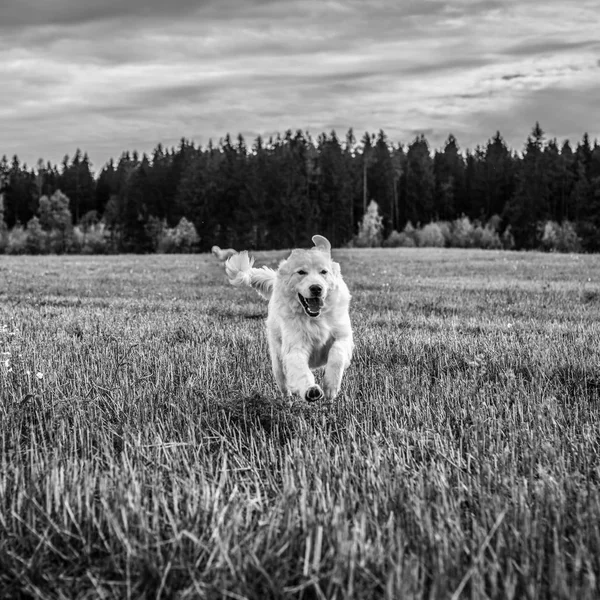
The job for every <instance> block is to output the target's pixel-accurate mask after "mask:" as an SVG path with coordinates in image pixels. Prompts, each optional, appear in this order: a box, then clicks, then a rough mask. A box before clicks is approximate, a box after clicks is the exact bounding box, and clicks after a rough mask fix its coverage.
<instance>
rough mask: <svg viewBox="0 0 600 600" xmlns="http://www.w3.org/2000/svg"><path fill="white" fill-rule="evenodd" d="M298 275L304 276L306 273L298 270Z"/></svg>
mask: <svg viewBox="0 0 600 600" xmlns="http://www.w3.org/2000/svg"><path fill="white" fill-rule="evenodd" d="M298 275H306V271H305V270H304V269H300V270H299V271H298Z"/></svg>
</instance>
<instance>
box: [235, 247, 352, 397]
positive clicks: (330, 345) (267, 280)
mask: <svg viewBox="0 0 600 600" xmlns="http://www.w3.org/2000/svg"><path fill="white" fill-rule="evenodd" d="M312 239H313V242H314V244H315V247H314V248H311V249H310V250H293V251H292V253H291V254H290V256H289V257H288V258H287V259H286V260H283V261H282V262H281V263H280V264H279V268H278V269H277V271H274V270H273V269H269V268H268V267H262V268H260V269H256V268H254V267H253V266H252V265H253V264H254V259H253V258H250V257H249V256H248V253H247V252H246V251H243V252H240V253H239V254H236V255H235V256H233V257H231V258H229V259H228V260H227V262H226V263H225V271H226V273H227V277H228V278H229V281H230V283H231V284H232V285H236V286H240V285H247V286H251V287H253V288H254V289H255V290H256V291H257V292H258V293H259V294H260V295H261V296H263V297H264V298H266V299H268V300H269V312H268V316H267V336H268V340H269V352H270V354H271V362H272V365H273V374H274V375H275V380H276V381H277V385H278V387H279V389H280V390H281V392H282V393H283V394H286V395H289V394H290V393H295V394H299V395H300V396H301V397H303V398H305V399H306V400H308V401H315V400H320V399H322V398H323V397H326V398H328V399H333V398H335V397H336V396H337V394H338V393H339V391H340V386H341V382H342V376H343V374H344V370H345V369H346V368H347V367H348V365H349V364H350V359H351V358H352V350H353V347H354V344H353V341H352V328H351V326H350V315H349V312H348V308H349V304H350V292H349V291H348V286H347V285H346V283H345V282H344V280H343V279H342V274H341V271H340V265H339V264H338V263H336V262H333V260H332V259H331V244H330V243H329V241H328V240H327V239H325V238H324V237H323V236H320V235H315V236H314V237H313V238H312ZM322 366H324V367H325V377H324V385H323V387H324V390H322V389H321V387H320V386H319V385H317V384H316V383H315V377H314V375H313V373H312V371H311V369H315V368H317V367H322Z"/></svg>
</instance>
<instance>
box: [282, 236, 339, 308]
mask: <svg viewBox="0 0 600 600" xmlns="http://www.w3.org/2000/svg"><path fill="white" fill-rule="evenodd" d="M313 242H314V244H315V246H314V248H311V249H310V250H293V251H292V253H291V254H290V256H289V257H288V258H287V260H284V261H283V262H282V263H281V264H280V265H279V274H280V276H281V278H282V280H283V282H284V284H285V291H286V293H287V294H288V295H289V296H291V297H295V301H297V302H298V303H299V304H300V306H301V307H302V309H303V310H304V312H305V313H306V315H308V316H309V317H311V318H313V319H316V318H317V317H318V316H320V314H321V311H322V310H323V309H324V307H325V306H326V305H327V298H328V296H329V295H330V294H331V292H332V291H333V290H335V288H336V287H337V281H338V278H339V277H341V272H340V266H339V265H338V264H337V263H335V262H333V261H332V260H331V244H330V243H329V242H328V241H327V239H325V238H324V237H323V236H320V235H315V236H314V237H313Z"/></svg>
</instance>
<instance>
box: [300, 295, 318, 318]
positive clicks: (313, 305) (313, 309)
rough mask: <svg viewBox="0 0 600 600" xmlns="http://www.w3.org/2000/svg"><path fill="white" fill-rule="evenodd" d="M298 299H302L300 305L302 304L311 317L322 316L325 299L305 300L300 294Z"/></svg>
mask: <svg viewBox="0 0 600 600" xmlns="http://www.w3.org/2000/svg"><path fill="white" fill-rule="evenodd" d="M298 298H299V299H300V304H302V308H303V309H304V312H305V313H306V314H307V315H308V316H309V317H313V318H315V317H318V316H319V315H320V314H321V309H322V308H323V298H305V297H304V296H303V295H302V294H298Z"/></svg>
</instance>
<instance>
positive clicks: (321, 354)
mask: <svg viewBox="0 0 600 600" xmlns="http://www.w3.org/2000/svg"><path fill="white" fill-rule="evenodd" d="M307 334H308V336H309V339H308V340H307V341H308V344H309V347H310V355H309V361H308V362H309V365H310V367H311V368H313V369H314V368H316V367H321V366H323V365H324V364H325V363H326V362H327V357H328V355H329V350H330V348H331V346H332V344H333V342H334V341H335V340H334V337H333V334H332V331H331V328H330V327H329V326H327V324H326V323H322V322H321V323H318V322H316V323H310V326H309V327H308V328H307Z"/></svg>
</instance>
